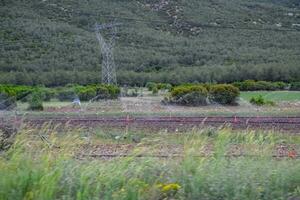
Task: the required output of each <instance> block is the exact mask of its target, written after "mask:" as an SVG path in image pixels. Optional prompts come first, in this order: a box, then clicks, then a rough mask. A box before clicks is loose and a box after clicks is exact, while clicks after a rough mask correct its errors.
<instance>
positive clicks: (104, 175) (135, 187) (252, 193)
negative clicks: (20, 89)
mask: <svg viewBox="0 0 300 200" xmlns="http://www.w3.org/2000/svg"><path fill="white" fill-rule="evenodd" d="M47 131H48V132H47ZM41 135H43V136H46V137H47V140H46V141H47V142H46V141H44V140H41V137H40V136H41ZM88 135H89V134H86V131H84V130H75V131H67V132H66V133H64V134H62V133H59V132H56V131H55V130H51V131H49V129H48V130H45V129H44V130H38V131H37V130H24V131H23V132H22V133H20V134H19V135H18V137H17V138H16V140H15V143H14V145H13V146H12V147H11V148H10V150H9V151H7V152H5V153H3V154H2V155H1V156H0V169H1V170H0V199H1V200H6V199H7V200H8V199H9V200H11V199H13V200H18V199H28V200H29V199H39V200H40V199H42V200H44V199H45V200H48V199H49V200H52V199H79V200H80V199H82V200H83V199H84V200H85V199H107V200H109V199H118V200H119V199H128V200H134V199H237V200H240V199H268V200H269V199H288V198H292V197H300V161H299V159H292V158H282V159H274V158H272V156H270V155H271V154H270V153H271V152H272V147H273V146H274V144H276V143H294V144H297V145H299V144H300V140H299V136H283V135H280V134H278V135H276V134H274V133H272V134H264V133H255V132H250V131H245V132H240V133H231V131H230V130H218V131H211V130H202V131H194V132H189V133H186V134H178V135H176V138H177V140H176V138H175V139H174V136H170V137H172V139H171V140H170V141H172V142H173V143H174V144H182V145H183V147H184V148H183V153H182V157H180V158H169V159H162V158H155V157H144V158H141V157H135V156H134V155H136V154H137V152H138V149H144V151H145V148H140V147H141V146H144V147H145V146H147V144H151V145H152V144H153V143H151V140H152V141H155V143H160V142H162V143H164V142H168V141H165V140H167V139H168V137H167V136H164V135H160V134H158V135H154V136H151V135H150V136H148V138H147V137H146V136H145V138H143V139H142V143H141V144H139V145H137V148H136V151H134V153H132V156H131V157H125V158H121V157H120V158H114V159H110V160H104V159H78V157H77V156H76V155H77V154H78V153H79V152H80V150H81V147H82V146H84V145H91V143H93V144H96V143H101V140H102V138H101V137H100V138H99V135H98V136H97V137H93V138H89V139H88V140H87V136H88ZM159 138H162V139H161V140H162V141H160V140H159ZM175 140H176V141H175ZM105 142H107V138H105ZM208 144H210V145H212V146H213V150H214V151H213V153H212V154H211V156H195V155H199V152H201V151H202V150H204V149H205V148H206V146H207V145H208ZM234 144H242V145H245V147H246V151H247V154H251V155H255V156H244V157H230V156H225V155H226V152H227V151H228V149H229V148H230V146H232V145H234ZM149 149H150V148H149ZM149 151H150V150H149ZM147 153H151V152H147Z"/></svg>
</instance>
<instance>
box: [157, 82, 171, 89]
mask: <svg viewBox="0 0 300 200" xmlns="http://www.w3.org/2000/svg"><path fill="white" fill-rule="evenodd" d="M157 89H158V90H171V89H172V85H171V84H168V83H158V84H157Z"/></svg>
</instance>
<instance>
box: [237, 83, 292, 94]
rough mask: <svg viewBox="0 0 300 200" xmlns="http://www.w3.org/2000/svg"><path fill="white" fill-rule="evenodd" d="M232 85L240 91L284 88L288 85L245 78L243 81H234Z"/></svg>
mask: <svg viewBox="0 0 300 200" xmlns="http://www.w3.org/2000/svg"><path fill="white" fill-rule="evenodd" d="M233 85H234V86H235V87H237V88H239V90H240V91H259V90H266V91H275V90H284V89H286V88H287V87H288V84H286V83H284V82H268V81H254V80H246V81H243V82H235V83H233Z"/></svg>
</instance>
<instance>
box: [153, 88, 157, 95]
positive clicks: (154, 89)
mask: <svg viewBox="0 0 300 200" xmlns="http://www.w3.org/2000/svg"><path fill="white" fill-rule="evenodd" d="M152 94H154V95H156V94H158V88H157V87H156V86H155V87H154V88H152Z"/></svg>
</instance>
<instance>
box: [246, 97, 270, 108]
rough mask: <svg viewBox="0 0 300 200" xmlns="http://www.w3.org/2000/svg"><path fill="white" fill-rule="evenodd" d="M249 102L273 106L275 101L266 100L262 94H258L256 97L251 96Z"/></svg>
mask: <svg viewBox="0 0 300 200" xmlns="http://www.w3.org/2000/svg"><path fill="white" fill-rule="evenodd" d="M250 103H251V104H253V105H257V106H263V105H270V106H274V105H275V103H274V102H273V101H266V100H265V99H264V98H263V96H262V95H259V96H258V97H252V98H251V99H250Z"/></svg>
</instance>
